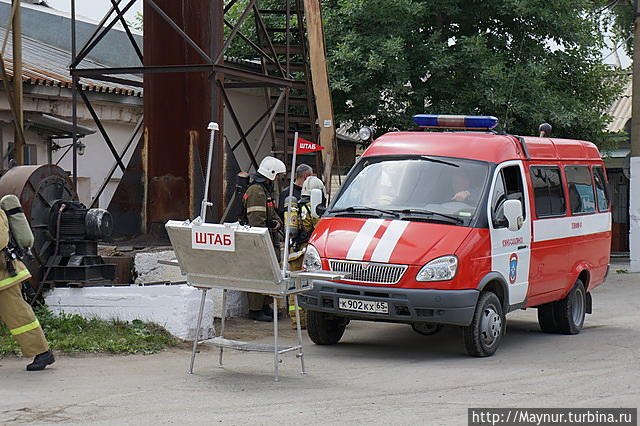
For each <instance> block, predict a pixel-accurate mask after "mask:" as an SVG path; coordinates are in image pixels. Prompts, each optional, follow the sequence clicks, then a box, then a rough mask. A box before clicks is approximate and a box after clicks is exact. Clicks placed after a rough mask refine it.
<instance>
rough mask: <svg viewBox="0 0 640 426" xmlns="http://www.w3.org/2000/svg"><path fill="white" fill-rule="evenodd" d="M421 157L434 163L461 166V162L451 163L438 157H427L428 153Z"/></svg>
mask: <svg viewBox="0 0 640 426" xmlns="http://www.w3.org/2000/svg"><path fill="white" fill-rule="evenodd" d="M420 158H421V159H423V160H427V161H431V162H433V163H440V164H445V165H447V166H452V167H460V165H459V164H455V163H450V162H448V161H444V160H438V159H436V158H431V157H427V156H426V155H421V156H420Z"/></svg>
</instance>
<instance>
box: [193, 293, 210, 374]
mask: <svg viewBox="0 0 640 426" xmlns="http://www.w3.org/2000/svg"><path fill="white" fill-rule="evenodd" d="M200 290H202V299H201V300H200V310H199V311H198V324H197V326H196V335H195V337H194V338H193V349H192V350H191V364H190V365H189V374H193V363H194V361H195V360H196V351H197V350H198V338H199V337H200V326H201V325H202V313H203V312H204V303H205V302H206V301H207V289H206V288H201V289H200Z"/></svg>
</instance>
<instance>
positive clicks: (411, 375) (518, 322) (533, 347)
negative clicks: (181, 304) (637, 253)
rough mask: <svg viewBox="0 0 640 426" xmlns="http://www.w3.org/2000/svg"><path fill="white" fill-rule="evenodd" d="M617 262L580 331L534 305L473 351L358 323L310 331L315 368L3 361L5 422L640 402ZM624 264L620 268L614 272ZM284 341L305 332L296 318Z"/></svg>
mask: <svg viewBox="0 0 640 426" xmlns="http://www.w3.org/2000/svg"><path fill="white" fill-rule="evenodd" d="M627 268H628V266H626V265H624V264H621V265H612V271H611V274H610V275H609V279H608V281H607V282H606V283H605V284H604V285H602V286H600V287H599V288H597V289H596V290H595V291H594V294H593V306H594V313H593V314H592V315H588V316H587V320H586V323H585V328H584V329H583V331H582V332H581V333H580V334H579V335H576V336H564V335H550V334H543V333H541V332H540V331H539V327H538V324H537V319H536V318H537V317H536V311H535V310H534V309H531V310H526V311H518V312H514V313H512V314H510V315H509V316H508V317H507V318H508V329H507V334H506V336H505V337H504V339H503V341H502V345H501V347H500V349H499V350H498V352H497V353H496V354H495V355H494V356H493V357H489V358H472V357H469V356H467V355H466V353H465V352H464V346H463V344H462V336H461V332H460V330H459V329H456V328H453V327H450V328H445V329H444V330H443V331H442V332H441V333H439V334H437V335H435V336H431V337H425V336H420V335H418V334H416V333H415V332H413V331H412V330H411V328H410V327H409V326H406V325H399V324H383V323H368V322H352V323H351V324H350V326H349V328H348V330H347V332H346V333H345V336H344V338H343V340H342V342H341V343H340V344H338V345H335V346H316V345H314V344H312V343H311V342H309V340H308V338H307V337H306V334H305V361H306V364H307V370H308V374H307V375H306V376H302V375H300V373H299V369H300V365H299V361H298V359H296V357H295V356H294V355H293V354H285V355H284V356H283V360H284V362H283V363H282V364H281V368H280V372H281V381H280V382H279V383H275V382H274V381H273V376H272V373H273V357H272V356H270V355H269V354H263V353H246V352H236V351H225V366H224V368H219V367H217V359H218V357H217V354H218V352H217V350H215V349H214V348H205V349H203V350H202V351H201V353H200V354H199V355H198V358H197V359H196V366H195V371H194V374H193V375H189V374H187V368H188V364H189V357H190V352H189V349H188V348H187V347H186V345H185V347H184V348H179V349H172V350H169V351H165V352H162V353H159V354H156V355H150V356H104V355H82V356H68V355H60V354H58V361H57V362H56V363H55V364H54V365H53V366H52V367H51V368H48V369H47V370H45V371H43V372H35V373H27V372H25V371H24V367H25V365H26V364H27V363H28V361H29V360H26V359H18V358H4V359H1V360H0V424H21V423H25V424H51V423H69V424H87V423H95V424H118V425H122V424H137V425H147V424H171V423H173V424H234V425H235V424H237V425H241V424H242V425H244V424H285V425H289V424H296V425H300V424H374V423H375V424H394V425H396V424H425V425H466V424H467V408H470V407H503V408H517V407H570V408H579V407H583V408H596V407H597V408H604V407H636V408H637V407H638V406H640V331H639V328H640V313H639V311H640V274H632V273H624V272H622V271H624V270H626V269H627ZM616 271H619V272H616ZM281 325H282V332H283V333H282V334H283V336H284V337H283V340H284V341H285V343H293V342H294V334H293V332H292V331H291V330H290V329H289V323H288V321H285V322H283V323H282V324H281ZM228 330H229V332H230V333H229V336H230V337H236V338H253V337H256V338H258V339H260V341H262V342H265V343H267V342H269V336H270V335H269V333H270V330H271V329H270V325H268V324H260V323H254V322H250V321H244V320H233V321H231V322H230V323H229V327H228Z"/></svg>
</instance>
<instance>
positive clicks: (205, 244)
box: [191, 224, 236, 251]
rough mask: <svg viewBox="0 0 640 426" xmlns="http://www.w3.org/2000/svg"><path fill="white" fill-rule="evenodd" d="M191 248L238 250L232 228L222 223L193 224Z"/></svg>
mask: <svg viewBox="0 0 640 426" xmlns="http://www.w3.org/2000/svg"><path fill="white" fill-rule="evenodd" d="M191 248H194V249H200V250H214V251H236V235H235V232H234V230H233V229H232V228H227V227H225V226H222V225H207V224H203V225H193V226H192V227H191Z"/></svg>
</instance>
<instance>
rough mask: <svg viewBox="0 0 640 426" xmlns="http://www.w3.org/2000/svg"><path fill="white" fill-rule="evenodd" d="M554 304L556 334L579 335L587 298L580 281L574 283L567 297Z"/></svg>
mask: <svg viewBox="0 0 640 426" xmlns="http://www.w3.org/2000/svg"><path fill="white" fill-rule="evenodd" d="M556 303H557V305H556V307H555V312H556V315H555V317H556V322H557V324H558V332H559V333H562V334H578V333H580V330H582V326H583V325H584V317H585V314H586V312H587V309H586V307H587V297H586V293H585V290H584V284H583V283H582V281H581V280H578V281H576V284H575V285H574V286H573V288H572V289H571V291H570V292H569V294H567V297H565V298H564V299H562V300H559V301H558V302H556Z"/></svg>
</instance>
